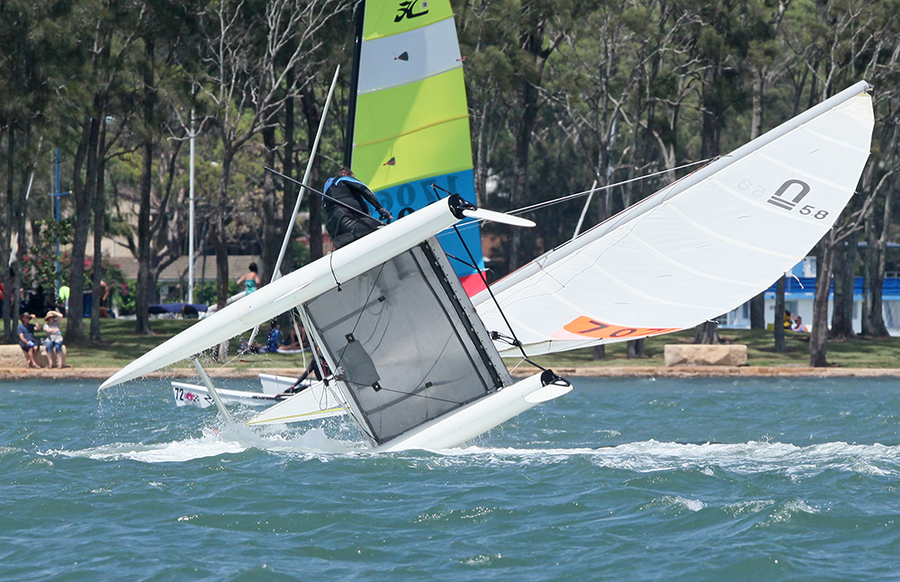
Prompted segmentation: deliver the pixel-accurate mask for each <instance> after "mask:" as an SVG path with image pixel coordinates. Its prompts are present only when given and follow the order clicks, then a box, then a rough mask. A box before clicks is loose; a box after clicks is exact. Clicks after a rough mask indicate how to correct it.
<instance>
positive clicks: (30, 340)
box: [16, 311, 43, 368]
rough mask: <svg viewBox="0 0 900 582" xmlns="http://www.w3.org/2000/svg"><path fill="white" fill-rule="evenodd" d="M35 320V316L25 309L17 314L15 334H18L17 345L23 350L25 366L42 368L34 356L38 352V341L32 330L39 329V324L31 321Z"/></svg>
mask: <svg viewBox="0 0 900 582" xmlns="http://www.w3.org/2000/svg"><path fill="white" fill-rule="evenodd" d="M34 320H35V316H34V315H32V314H30V313H28V312H27V311H26V312H25V313H23V314H22V315H20V316H19V322H20V323H19V326H18V327H17V328H16V334H18V336H19V347H21V348H22V351H23V352H25V367H26V368H43V366H41V365H40V364H38V363H37V360H35V357H36V356H37V354H38V349H39V348H38V343H37V341H36V340H35V339H34V332H35V331H36V330H39V329H40V326H38V325H35V324H33V323H31V322H32V321H34Z"/></svg>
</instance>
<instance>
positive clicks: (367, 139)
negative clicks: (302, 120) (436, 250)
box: [351, 0, 484, 295]
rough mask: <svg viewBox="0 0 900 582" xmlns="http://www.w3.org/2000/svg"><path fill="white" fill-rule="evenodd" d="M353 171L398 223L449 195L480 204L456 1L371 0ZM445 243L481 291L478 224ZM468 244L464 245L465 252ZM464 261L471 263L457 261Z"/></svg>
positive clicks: (462, 273) (469, 283) (470, 287)
mask: <svg viewBox="0 0 900 582" xmlns="http://www.w3.org/2000/svg"><path fill="white" fill-rule="evenodd" d="M364 10H365V12H364V20H363V25H362V40H361V46H360V51H359V55H360V56H359V62H358V73H357V78H358V82H357V84H356V107H355V115H354V119H353V120H352V122H353V149H352V161H351V168H352V170H353V173H354V174H355V175H356V177H357V178H359V179H360V180H362V181H363V182H365V183H366V184H368V186H369V187H370V188H371V189H372V191H374V192H375V193H376V194H377V195H378V197H379V199H380V200H381V203H382V204H383V205H384V207H385V208H387V209H388V210H389V211H390V212H391V214H393V215H394V216H395V217H398V218H399V217H401V216H404V215H406V214H408V213H410V212H413V211H415V210H417V209H419V208H422V207H424V206H426V205H427V204H429V203H431V202H433V201H435V200H436V199H437V198H438V196H440V197H444V196H446V194H445V193H444V192H441V190H437V194H436V193H435V190H434V189H433V188H432V184H435V185H436V186H438V187H440V188H444V189H446V190H448V191H450V192H453V193H456V194H459V195H461V196H462V197H463V198H465V199H466V200H468V201H470V202H472V203H475V183H474V174H473V165H472V146H471V138H470V134H469V110H468V106H467V104H466V89H465V81H464V79H463V67H462V57H461V55H460V52H459V42H458V40H457V37H456V25H455V23H454V21H453V12H452V10H451V8H450V3H449V0H428V1H425V0H402V1H399V0H390V1H387V2H384V1H382V2H379V1H376V0H371V1H369V2H366V4H365V8H364ZM458 230H459V232H460V233H461V234H462V240H460V237H459V236H458V235H457V233H456V232H454V231H448V232H445V233H442V234H441V235H439V237H438V238H439V239H440V241H441V245H442V246H443V247H444V250H445V251H447V253H448V255H450V256H451V262H452V263H453V264H454V267H455V269H456V273H457V275H459V277H460V279H461V280H462V282H463V285H464V286H465V287H466V290H467V291H468V292H469V294H470V295H471V294H473V293H474V292H477V291H479V290H480V289H481V288H483V284H482V283H481V278H480V276H479V275H478V274H477V270H476V268H475V266H473V265H472V264H471V263H470V262H469V253H471V254H472V255H473V256H474V257H475V261H476V264H477V267H478V268H483V267H484V260H483V258H482V253H481V235H480V230H479V228H478V224H477V222H474V221H468V222H464V223H462V224H461V225H459V227H458ZM463 242H464V243H465V247H468V252H467V249H466V248H464V246H463ZM454 257H455V258H457V259H464V260H465V261H467V262H463V261H461V260H455V259H454Z"/></svg>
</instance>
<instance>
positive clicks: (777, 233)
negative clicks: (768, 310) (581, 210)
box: [472, 81, 875, 357]
mask: <svg viewBox="0 0 900 582" xmlns="http://www.w3.org/2000/svg"><path fill="white" fill-rule="evenodd" d="M869 89H870V87H869V85H868V83H866V82H865V81H861V82H859V83H857V84H855V85H853V86H852V87H850V88H848V89H846V90H844V91H842V92H841V93H839V94H837V95H835V96H833V97H831V98H830V99H827V100H826V101H824V102H822V103H820V104H819V105H817V106H815V107H813V108H811V109H809V110H808V111H806V112H804V113H802V114H800V115H799V116H797V117H795V118H793V119H791V120H789V121H787V122H785V123H784V124H782V125H780V126H778V127H776V128H775V129H773V130H771V131H769V132H768V133H766V134H764V135H762V136H760V137H759V138H757V139H755V140H753V141H752V142H750V143H748V144H746V145H744V146H743V147H741V148H739V149H737V150H735V151H734V152H732V153H730V154H728V155H726V156H722V157H721V158H719V159H718V160H716V161H714V162H712V163H710V164H709V165H707V166H705V167H704V168H702V169H700V170H698V171H697V172H694V173H693V174H690V175H688V176H686V177H685V178H683V179H682V180H680V181H678V182H675V183H673V184H671V185H670V186H668V187H666V188H663V189H662V190H660V191H659V192H657V193H656V194H654V195H652V196H650V197H648V198H646V199H644V200H642V201H641V202H638V203H637V204H635V205H633V206H631V207H630V208H628V209H626V210H624V211H623V212H621V213H619V214H618V215H616V216H614V217H612V218H610V219H609V220H607V221H605V222H603V223H601V224H599V225H597V226H595V227H594V228H593V229H591V230H588V231H586V232H584V233H583V234H581V235H580V236H578V237H577V238H575V239H573V240H572V241H570V242H568V243H566V244H564V245H562V246H560V247H558V248H556V249H553V250H551V251H550V252H548V253H546V254H544V255H543V256H541V257H539V258H537V259H535V260H534V261H532V262H531V263H529V264H527V265H526V266H524V267H522V268H521V269H519V270H518V271H515V272H514V273H512V274H510V275H509V276H507V277H506V278H504V279H502V280H500V281H497V282H496V283H495V284H493V285H491V291H492V292H493V295H494V297H495V298H496V303H495V302H494V300H493V298H492V297H491V296H490V295H489V294H488V293H487V292H482V293H480V294H478V295H476V296H475V297H473V298H472V300H473V303H474V304H475V306H476V309H477V310H478V315H479V316H480V317H481V319H482V321H483V322H484V324H485V327H486V328H487V329H488V330H489V331H491V332H497V336H498V337H503V336H506V337H509V336H510V335H511V334H510V331H509V328H510V327H511V328H512V331H513V332H514V334H513V335H514V336H515V338H516V340H517V341H518V342H520V344H521V347H519V346H515V345H512V344H514V343H515V341H504V340H497V342H496V345H497V348H498V349H499V350H500V351H501V353H502V354H503V356H504V357H507V356H509V357H516V356H518V355H520V354H521V353H522V352H524V353H525V354H527V355H528V356H535V355H538V354H544V353H551V352H560V351H564V350H572V349H576V348H582V347H587V346H593V345H599V344H605V343H612V342H619V341H627V340H633V339H638V338H643V337H649V336H654V335H660V334H664V333H670V332H673V331H678V330H681V329H685V328H690V327H694V326H696V325H698V324H700V323H702V322H704V321H706V320H709V319H712V318H715V317H718V316H719V315H721V314H723V313H727V312H728V311H730V310H732V309H734V308H736V307H737V306H739V305H741V304H743V303H744V302H746V301H748V300H749V299H751V298H752V297H754V296H755V295H757V294H758V293H759V292H760V291H762V290H763V289H766V288H767V287H769V285H771V283H772V281H775V280H776V279H778V277H780V276H781V275H782V274H783V273H784V272H785V271H787V270H789V269H790V268H791V267H792V266H793V265H795V264H797V262H798V261H799V260H801V259H802V258H803V257H805V256H806V255H807V254H808V252H809V251H810V249H812V248H813V247H814V246H815V244H816V243H817V242H818V241H819V240H820V239H821V238H822V236H823V235H824V234H825V233H826V232H827V231H828V230H829V229H830V228H831V227H832V225H833V224H834V222H835V220H837V218H838V216H839V215H840V214H841V212H842V211H843V210H844V207H845V206H846V205H847V202H848V201H849V200H850V197H851V196H852V195H853V193H854V191H855V189H856V186H857V183H858V182H859V178H860V175H861V174H862V171H863V167H864V166H865V164H866V160H867V158H868V156H869V147H870V144H871V141H872V129H873V127H874V123H875V120H874V114H873V110H872V99H871V96H870V95H869V94H868V90H869ZM507 322H508V323H507Z"/></svg>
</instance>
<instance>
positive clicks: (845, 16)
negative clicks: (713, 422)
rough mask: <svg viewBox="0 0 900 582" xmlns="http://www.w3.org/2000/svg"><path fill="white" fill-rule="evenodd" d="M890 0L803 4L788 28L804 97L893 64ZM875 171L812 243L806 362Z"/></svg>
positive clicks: (820, 355)
mask: <svg viewBox="0 0 900 582" xmlns="http://www.w3.org/2000/svg"><path fill="white" fill-rule="evenodd" d="M894 4H895V3H893V2H880V1H876V0H828V1H826V2H822V3H819V4H816V5H815V7H814V8H813V7H807V11H808V12H807V14H808V15H809V16H814V18H810V17H807V18H805V19H803V20H802V21H801V22H802V25H803V28H802V29H795V30H794V34H795V35H796V38H798V39H800V40H799V41H795V45H794V46H795V50H796V52H797V53H798V55H799V56H800V57H801V66H802V67H803V68H804V69H805V71H804V72H803V73H802V78H804V79H806V81H807V85H808V99H809V102H810V103H816V102H818V101H821V100H822V99H824V98H826V97H828V96H830V95H832V94H833V93H836V92H837V91H839V90H840V89H842V88H843V87H845V86H848V85H849V84H851V83H852V82H853V81H855V80H857V79H859V78H865V77H869V78H872V75H873V74H876V73H877V72H879V71H884V70H885V69H891V68H894V67H895V65H893V64H890V65H889V66H887V67H885V63H886V62H892V61H893V58H892V57H891V56H890V55H892V54H894V52H895V50H896V48H895V45H896V29H897V23H896V18H897V17H896V14H897V12H896V6H895V5H894ZM798 30H802V32H798ZM810 31H812V32H810ZM799 77H801V75H798V78H799ZM877 107H878V103H877V100H876V108H877ZM878 132H879V128H878V127H877V126H876V134H877V133H878ZM878 174H879V172H874V171H872V168H871V166H870V167H869V168H867V170H866V171H865V172H864V173H863V182H862V184H861V188H860V191H861V193H862V194H863V197H862V199H861V202H862V204H860V203H856V204H855V206H854V207H851V208H849V209H848V210H847V211H845V212H844V214H843V215H842V217H841V218H840V219H839V221H838V222H837V223H836V224H835V227H834V228H832V229H831V230H830V231H829V232H828V233H827V234H826V235H825V236H824V237H823V239H822V240H821V241H820V242H819V244H818V245H817V250H816V296H815V299H814V304H813V324H812V330H811V332H810V345H809V353H810V360H809V361H810V365H811V366H826V365H827V360H826V351H827V336H828V299H829V288H830V286H831V278H832V272H833V267H834V256H835V253H836V249H837V248H838V247H839V246H840V245H843V244H844V241H845V240H846V239H847V238H848V237H850V236H851V235H852V233H853V232H854V231H856V230H858V228H859V227H860V223H861V221H862V220H863V219H864V217H865V216H866V215H867V214H868V215H870V216H872V215H873V211H871V210H868V208H871V206H870V205H871V204H872V203H873V201H874V200H875V196H876V195H877V193H878V190H879V188H880V187H881V186H880V185H883V184H885V183H887V182H886V181H885V180H884V179H883V176H879V175H878ZM873 246H874V245H873ZM878 316H879V317H880V310H879V315H878Z"/></svg>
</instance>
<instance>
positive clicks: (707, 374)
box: [0, 366, 900, 382]
mask: <svg viewBox="0 0 900 582" xmlns="http://www.w3.org/2000/svg"><path fill="white" fill-rule="evenodd" d="M118 371H119V368H63V369H58V368H54V369H46V368H43V369H38V370H35V369H31V368H24V367H20V368H16V367H4V368H0V382H2V381H7V380H22V379H60V380H63V379H67V380H68V379H71V380H106V379H107V378H109V377H110V376H112V375H113V374H114V373H116V372H118ZM553 371H554V372H556V374H558V375H559V376H562V377H563V378H579V377H581V378H584V377H600V378H752V377H785V378H792V377H808V378H817V377H818V378H842V377H847V378H853V377H857V378H880V377H885V378H890V377H900V368H837V367H832V368H809V367H801V366H672V367H665V366H597V367H579V368H556V369H554V370H553ZM208 372H209V376H210V377H211V378H237V379H253V378H256V376H257V375H258V374H274V375H278V376H288V377H291V376H296V375H297V373H298V370H297V369H296V368H258V369H218V370H213V369H210V370H208ZM533 373H536V370H534V369H532V368H528V369H527V370H521V369H520V370H516V371H515V372H513V376H515V377H524V376H529V375H531V374H533ZM144 377H145V378H197V377H198V376H197V371H196V370H194V369H193V368H174V369H169V370H165V371H160V372H153V373H151V374H147V375H146V376H144Z"/></svg>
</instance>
